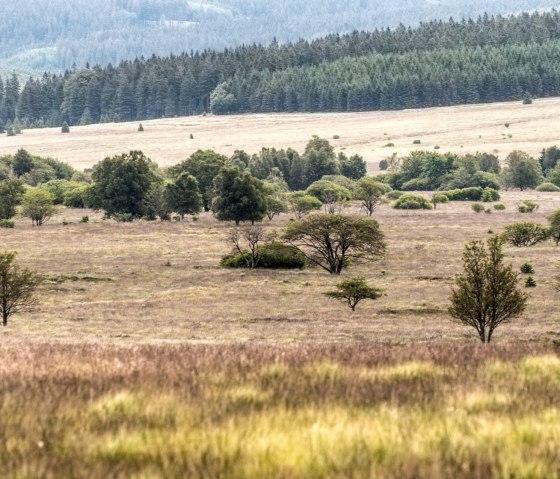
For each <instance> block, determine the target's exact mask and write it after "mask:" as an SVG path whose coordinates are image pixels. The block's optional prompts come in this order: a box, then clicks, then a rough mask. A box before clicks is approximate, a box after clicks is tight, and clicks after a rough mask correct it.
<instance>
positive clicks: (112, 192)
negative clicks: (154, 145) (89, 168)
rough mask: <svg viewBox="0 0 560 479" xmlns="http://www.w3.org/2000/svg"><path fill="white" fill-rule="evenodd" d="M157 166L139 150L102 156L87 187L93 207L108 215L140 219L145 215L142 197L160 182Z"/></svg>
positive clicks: (143, 198)
mask: <svg viewBox="0 0 560 479" xmlns="http://www.w3.org/2000/svg"><path fill="white" fill-rule="evenodd" d="M156 168H157V165H156V164H155V163H154V162H152V161H151V160H150V159H149V158H148V157H147V156H146V155H144V153H142V152H141V151H131V152H129V153H123V154H121V155H116V156H113V157H112V158H105V159H104V160H103V161H101V162H100V163H98V164H97V165H96V166H95V168H94V171H93V175H92V177H93V185H92V187H91V190H90V196H91V203H92V207H93V208H94V209H97V210H104V211H105V215H106V216H107V217H108V218H110V217H112V216H114V215H118V214H127V215H131V216H132V217H133V218H141V217H142V216H144V215H145V214H146V207H145V201H144V200H145V198H146V196H147V194H148V192H149V191H150V189H151V187H152V186H153V185H154V184H155V183H157V182H159V181H161V180H160V178H159V177H158V176H157V174H156Z"/></svg>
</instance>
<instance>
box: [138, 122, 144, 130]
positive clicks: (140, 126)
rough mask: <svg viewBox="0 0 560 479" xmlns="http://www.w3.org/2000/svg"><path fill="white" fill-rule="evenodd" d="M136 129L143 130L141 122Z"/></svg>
mask: <svg viewBox="0 0 560 479" xmlns="http://www.w3.org/2000/svg"><path fill="white" fill-rule="evenodd" d="M138 131H144V127H143V126H142V123H140V124H139V125H138Z"/></svg>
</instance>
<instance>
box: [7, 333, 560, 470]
mask: <svg viewBox="0 0 560 479" xmlns="http://www.w3.org/2000/svg"><path fill="white" fill-rule="evenodd" d="M0 357H1V358H2V360H1V361H0V383H1V384H2V389H1V391H0V444H2V447H1V448H0V477H42V478H55V477H115V478H129V477H135V478H155V477H192V478H197V477H201V478H209V477H227V478H247V479H253V478H254V479H257V478H263V477H267V478H282V479H291V478H294V479H295V478H323V477H337V478H338V477H353V478H358V479H359V478H370V477H384V478H385V477H387V478H397V477H398V478H400V479H403V478H404V479H408V478H410V479H412V478H422V477H426V478H428V477H430V478H432V477H454V478H504V477H515V478H541V477H542V478H558V477H559V474H560V472H559V469H558V464H560V408H559V407H558V397H559V395H560V358H559V357H558V355H557V353H556V352H555V351H554V350H553V349H550V348H549V347H547V346H544V345H535V344H532V345H531V344H529V343H527V344H523V343H518V344H510V345H496V346H494V347H492V348H488V347H486V348H485V347H483V346H476V345H469V346H461V345H457V344H456V343H448V344H440V345H417V346H404V347H390V346H379V347H376V348H372V347H371V345H363V346H361V345H357V346H344V345H338V346H334V345H300V346H278V347H275V348H270V347H268V346H240V345H230V346H218V345H213V346H166V347H163V346H149V345H146V346H135V347H129V348H126V347H121V348H119V347H103V346H95V345H81V346H71V345H54V344H44V345H28V344H25V345H24V344H22V343H18V342H14V343H7V344H4V345H0Z"/></svg>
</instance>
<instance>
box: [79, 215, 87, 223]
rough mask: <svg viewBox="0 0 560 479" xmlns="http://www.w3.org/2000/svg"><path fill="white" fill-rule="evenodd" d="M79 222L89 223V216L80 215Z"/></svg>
mask: <svg viewBox="0 0 560 479" xmlns="http://www.w3.org/2000/svg"><path fill="white" fill-rule="evenodd" d="M80 223H89V216H82V219H81V220H80Z"/></svg>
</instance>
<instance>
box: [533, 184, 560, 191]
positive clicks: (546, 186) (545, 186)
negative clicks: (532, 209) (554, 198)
mask: <svg viewBox="0 0 560 479" xmlns="http://www.w3.org/2000/svg"><path fill="white" fill-rule="evenodd" d="M535 189H536V190H537V191H543V192H549V193H551V192H556V191H560V188H558V186H556V185H555V184H554V183H548V182H547V183H541V184H540V185H539V186H537V187H536V188H535Z"/></svg>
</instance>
